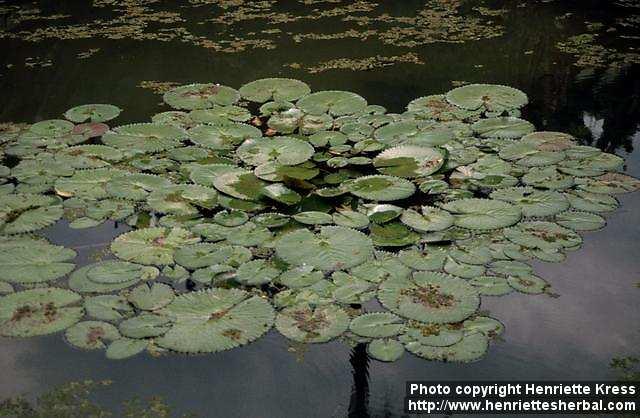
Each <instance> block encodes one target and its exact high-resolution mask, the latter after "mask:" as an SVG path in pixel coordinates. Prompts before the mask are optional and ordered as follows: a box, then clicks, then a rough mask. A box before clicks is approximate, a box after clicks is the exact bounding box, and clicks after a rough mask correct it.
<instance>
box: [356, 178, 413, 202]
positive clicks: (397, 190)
mask: <svg viewBox="0 0 640 418" xmlns="http://www.w3.org/2000/svg"><path fill="white" fill-rule="evenodd" d="M347 190H348V191H349V192H350V193H352V194H354V195H356V196H358V197H361V198H363V199H367V200H377V201H390V200H400V199H405V198H407V197H409V196H411V195H412V194H413V193H414V192H415V191H416V187H415V186H414V185H413V183H411V182H410V181H408V180H404V179H401V178H399V177H392V176H384V175H376V176H364V177H359V178H357V179H355V180H353V181H350V182H349V184H348V185H347Z"/></svg>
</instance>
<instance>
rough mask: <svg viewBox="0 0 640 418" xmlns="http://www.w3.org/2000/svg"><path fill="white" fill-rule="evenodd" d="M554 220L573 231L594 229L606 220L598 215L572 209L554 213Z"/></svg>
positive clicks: (598, 227)
mask: <svg viewBox="0 0 640 418" xmlns="http://www.w3.org/2000/svg"><path fill="white" fill-rule="evenodd" d="M555 221H556V223H557V224H558V225H561V226H564V227H566V228H570V229H573V230H574V231H595V230H598V229H600V228H603V227H604V226H605V225H606V224H607V221H605V219H604V218H603V217H602V216H600V215H597V214H595V213H589V212H578V211H573V210H571V211H567V212H563V213H560V214H558V215H556V218H555Z"/></svg>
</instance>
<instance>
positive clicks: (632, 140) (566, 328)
mask: <svg viewBox="0 0 640 418" xmlns="http://www.w3.org/2000/svg"><path fill="white" fill-rule="evenodd" d="M122 3H123V4H124V3H126V4H130V5H135V4H137V3H140V4H142V3H150V4H149V6H148V7H150V8H152V9H153V10H168V11H174V12H177V13H180V14H181V15H182V17H183V18H184V19H185V21H184V22H178V23H174V24H169V25H166V24H164V26H167V27H186V28H187V29H188V30H189V31H191V33H192V34H196V35H197V36H198V37H203V38H207V39H212V40H217V39H231V38H232V37H233V36H236V37H240V38H241V37H243V36H245V35H246V34H250V33H254V32H255V33H257V37H256V36H253V37H252V39H254V38H256V39H257V38H260V37H261V36H264V37H265V38H268V39H272V40H273V46H274V47H275V48H274V49H263V48H255V49H254V48H249V49H247V50H245V51H238V52H223V51H216V50H215V49H211V48H204V47H202V46H201V45H197V44H194V43H193V42H188V41H185V40H183V39H173V40H169V41H166V42H165V41H160V40H158V39H146V40H139V39H132V38H136V36H135V35H130V34H129V35H127V34H125V35H124V39H105V37H104V36H100V35H99V33H98V34H96V33H88V34H86V35H84V36H86V37H85V38H83V39H65V40H62V39H56V38H50V39H47V38H46V36H45V37H44V38H45V39H42V40H37V41H34V42H31V41H28V40H25V39H20V37H23V35H20V36H18V35H16V36H2V37H0V92H2V94H0V122H9V121H13V122H22V121H24V122H35V121H38V120H42V119H49V118H55V117H59V115H60V114H61V113H63V112H64V111H65V110H66V109H68V108H70V107H72V106H74V105H77V104H82V103H113V104H116V105H118V106H120V107H122V108H124V109H125V111H124V112H123V114H122V116H121V117H120V119H119V120H118V123H126V122H129V121H142V120H147V119H148V118H149V117H150V116H151V115H153V114H154V113H157V112H159V111H161V109H164V108H163V107H161V106H159V102H160V101H161V100H160V97H159V96H158V95H156V94H154V93H153V92H152V91H150V90H145V89H142V88H140V87H138V85H139V84H140V83H141V82H142V81H150V80H153V81H162V82H167V81H171V82H179V83H186V82H207V81H215V82H219V83H222V84H225V85H229V86H234V87H236V88H237V87H239V86H240V85H242V84H243V83H246V82H248V81H251V80H255V79H258V78H262V77H272V76H282V77H292V78H298V79H301V80H303V81H305V82H307V83H308V84H310V85H311V87H312V88H313V89H314V90H324V89H343V90H349V91H353V92H356V93H358V94H360V95H362V96H363V97H365V98H366V99H367V100H368V101H369V103H374V104H380V105H383V106H385V107H387V108H388V109H389V110H390V111H394V112H398V111H402V110H403V108H404V106H405V104H406V103H408V102H409V101H410V100H411V99H413V98H415V97H418V96H423V95H427V94H436V93H441V92H445V91H447V90H449V89H451V88H452V87H453V85H452V81H454V82H455V81H465V82H489V83H500V84H506V85H511V86H514V87H516V88H519V89H521V90H523V91H525V92H526V93H527V94H528V95H529V97H530V105H529V106H528V107H527V108H526V109H525V112H524V116H525V117H526V118H527V119H528V120H530V121H532V122H533V123H534V124H535V125H536V127H537V128H538V129H539V130H559V131H565V132H570V133H573V134H574V135H576V136H577V137H578V138H580V139H581V140H582V141H583V142H584V143H588V144H595V145H597V146H598V147H600V148H602V149H603V150H606V151H609V152H615V153H617V154H619V155H621V156H624V157H625V158H626V159H627V166H626V171H627V173H629V174H631V175H634V176H640V157H639V156H638V154H637V152H634V149H635V148H636V147H637V146H638V141H640V131H638V121H639V120H640V106H639V105H640V77H638V75H639V68H638V67H639V66H638V65H637V64H632V63H630V62H631V61H633V59H632V58H629V57H628V56H623V57H622V58H615V57H614V52H609V53H607V54H605V55H606V57H605V58H604V61H605V62H604V63H603V64H598V65H583V66H577V65H575V63H576V61H577V60H578V59H580V58H584V57H585V56H589V54H592V53H593V50H594V47H591V49H589V47H587V48H586V49H585V50H581V51H580V52H579V53H576V54H575V55H573V54H570V53H565V52H562V51H560V50H559V49H558V47H557V43H558V42H567V39H569V38H570V37H572V36H574V35H578V34H583V33H594V31H595V33H597V34H598V37H597V40H598V41H597V42H600V43H602V44H604V45H606V47H607V48H611V49H612V50H613V51H617V52H619V53H626V52H630V51H631V52H633V47H634V43H635V45H638V42H637V39H638V38H637V36H638V35H640V32H639V31H638V30H637V25H638V18H637V17H638V13H640V9H638V8H634V7H622V6H619V5H615V4H614V3H615V2H608V1H607V2H595V1H592V2H559V1H548V2H544V1H538V2H534V1H531V2H520V3H521V5H517V4H516V3H518V2H506V4H501V3H499V2H471V1H469V2H467V1H464V2H460V3H461V4H460V5H459V8H458V7H457V6H456V10H457V13H458V14H459V16H461V17H462V18H463V20H464V18H466V17H467V16H474V17H478V16H480V18H481V23H479V25H481V26H483V25H484V26H483V27H485V26H486V27H491V26H492V25H494V26H497V25H501V26H502V29H501V31H502V32H503V33H502V34H499V35H497V36H495V37H491V38H487V36H488V35H486V34H482V33H480V34H477V35H470V36H477V37H478V38H481V39H478V40H465V41H464V42H461V43H448V42H442V39H444V35H442V34H439V33H438V32H437V31H436V33H435V35H433V36H434V38H435V39H434V41H433V42H425V43H424V44H423V45H417V46H414V47H407V46H398V45H395V44H393V43H391V44H385V43H384V42H381V41H380V39H377V38H376V37H375V36H372V37H371V38H368V39H366V40H361V39H353V38H352V39H336V40H314V39H305V40H303V41H302V42H300V43H296V42H295V41H293V39H292V35H291V34H296V33H337V32H342V31H344V30H346V29H349V28H353V27H355V28H356V29H358V30H360V31H362V30H383V29H384V28H387V27H388V26H389V25H388V24H386V23H384V22H379V21H372V22H369V23H368V24H367V25H365V26H356V25H354V24H353V22H350V21H346V22H345V21H343V20H342V18H343V17H344V16H348V15H350V14H349V13H348V14H346V15H341V16H338V17H332V18H319V19H302V20H297V21H295V22H290V23H281V24H276V23H269V22H267V21H264V20H262V19H253V20H241V21H239V22H238V23H236V24H233V25H225V24H221V23H216V22H210V21H207V19H211V18H213V17H215V16H216V15H220V14H221V13H222V12H223V9H221V8H219V7H218V6H217V5H216V4H217V3H225V2H195V1H194V2H191V3H189V2H177V1H176V2H162V4H154V3H153V2H134V1H128V2H122ZM198 3H202V4H198ZM206 3H210V4H206ZM379 3H380V4H379V5H378V6H376V8H374V9H372V11H371V12H365V13H361V12H360V13H357V15H358V16H376V15H380V14H382V13H383V12H384V11H387V12H388V13H390V14H391V15H392V16H411V15H412V14H415V11H417V10H420V9H421V8H423V7H425V5H426V6H429V4H430V3H446V2H421V1H401V2H400V1H396V2H391V1H388V2H385V1H382V2H379ZM449 3H455V4H456V5H457V4H458V2H449ZM620 3H624V4H626V5H627V6H634V2H620ZM90 4H91V2H90V1H86V2H85V1H74V2H48V1H43V2H40V3H37V4H36V3H34V4H32V3H26V2H25V3H23V4H20V3H18V2H8V1H7V2H2V1H0V10H5V11H4V12H0V13H4V15H3V19H2V24H3V25H4V31H5V32H0V35H3V34H5V35H6V34H7V33H8V34H14V35H15V34H20V32H21V31H33V30H34V29H37V28H47V27H48V26H49V25H50V27H52V28H53V27H59V26H64V25H70V24H81V23H91V22H95V21H96V20H98V19H102V20H103V21H108V20H109V19H113V18H114V16H119V15H121V14H122V13H123V12H121V11H117V10H115V11H114V10H112V8H111V7H105V8H100V9H97V8H92V7H91V5H90ZM348 4H356V3H350V2H339V3H338V4H334V3H329V2H322V3H319V4H314V5H311V6H309V5H304V4H302V2H300V3H299V2H294V1H293V0H292V1H290V2H289V1H286V2H277V3H275V4H274V5H273V7H272V8H273V10H277V11H281V12H290V13H293V14H296V15H304V14H305V13H310V12H309V10H311V9H313V8H319V9H320V10H325V9H326V10H329V9H331V8H333V7H336V6H340V5H342V6H344V5H348ZM368 4H373V3H368ZM13 6H20V8H21V9H22V10H27V9H29V8H33V7H39V8H40V10H41V12H40V15H43V16H50V15H55V14H58V13H59V14H64V15H72V17H71V18H63V19H57V20H37V19H36V20H34V19H32V20H24V21H19V19H18V18H17V17H16V16H19V15H16V13H18V10H20V9H18V8H16V7H13ZM477 6H483V7H489V8H490V9H491V10H495V9H501V8H502V7H504V8H505V11H504V13H503V14H501V15H499V16H497V17H492V16H488V17H487V16H482V15H479V14H478V13H477V12H476V11H474V10H473V8H474V7H477ZM131 7H133V6H131ZM227 10H233V8H231V9H227ZM265 13H266V12H265ZM630 16H636V19H635V26H633V25H626V26H620V25H618V26H617V27H618V28H619V29H618V31H616V32H612V31H607V29H608V28H610V27H612V26H613V25H615V23H616V22H620V20H619V19H625V18H629V17H630ZM631 21H632V22H633V21H634V20H631ZM198 22H200V23H202V22H204V24H198ZM451 22H452V24H454V25H455V24H456V22H455V21H453V20H452V21H451ZM482 22H484V23H482ZM490 22H494V23H490ZM586 22H592V23H593V22H600V23H602V25H603V26H602V27H597V28H596V29H594V28H593V26H591V29H590V28H589V24H588V23H586ZM439 24H441V25H444V26H446V25H445V24H444V23H443V22H439ZM434 25H435V23H434ZM164 26H163V24H162V23H157V22H149V23H146V24H145V26H144V27H143V28H142V29H139V30H136V29H135V28H134V30H133V32H139V31H142V32H144V33H154V34H162V33H164V32H163V31H162V30H161V29H162V28H163V27H164ZM596 26H597V25H596ZM274 27H275V28H279V29H280V30H281V31H282V32H281V33H280V34H276V35H271V34H261V33H262V32H261V31H263V30H265V29H269V28H274ZM621 28H624V30H625V32H624V36H622V29H621ZM120 30H121V31H122V30H123V29H122V28H121V29H120ZM590 31H591V32H590ZM438 37H440V38H438ZM634 37H636V38H634ZM438 39H440V41H438ZM92 48H93V49H97V48H99V51H97V52H96V53H95V54H94V55H92V56H91V57H89V58H87V59H79V58H78V54H79V53H81V52H85V51H88V50H90V49H92ZM629 48H631V49H629ZM408 52H411V53H415V54H416V55H417V56H418V57H419V58H420V59H421V60H422V61H423V64H415V63H402V62H391V64H393V65H389V66H385V67H381V68H373V69H371V70H368V71H353V70H350V69H333V70H327V71H322V72H318V73H309V72H308V71H307V70H305V69H304V67H307V66H317V65H318V63H322V62H326V61H329V60H332V59H335V58H352V59H353V58H357V59H362V58H367V57H371V56H376V55H381V56H386V57H391V56H398V55H402V54H406V53H408ZM29 57H31V58H32V59H28V58H29ZM34 57H35V58H37V59H38V60H40V61H41V62H46V60H51V65H50V66H45V67H40V66H38V65H36V66H35V67H29V66H27V65H26V64H25V62H31V61H33V58H34ZM290 63H299V64H301V66H302V67H303V68H292V67H291V66H285V64H290ZM294 67H297V66H294ZM620 200H621V202H622V205H621V207H620V209H619V210H617V211H616V212H614V213H613V214H611V215H609V216H608V217H607V222H608V224H607V227H606V228H605V229H603V230H601V231H598V232H595V233H587V234H585V243H584V246H583V247H582V248H581V249H580V250H578V251H575V252H571V253H569V254H568V257H567V260H566V261H565V262H562V263H558V264H550V263H537V264H536V265H535V270H536V272H537V274H538V275H540V276H542V277H544V278H546V279H547V280H548V281H549V282H550V283H551V284H552V287H553V291H554V292H555V293H557V294H559V295H560V296H559V297H557V298H553V297H549V296H546V295H540V296H526V295H522V294H518V293H513V294H511V295H508V296H505V297H501V298H495V299H492V298H490V297H484V298H483V301H482V309H484V310H487V311H489V312H490V313H491V314H492V315H494V316H496V317H498V318H500V319H501V320H502V321H503V322H504V324H505V325H506V332H505V333H504V335H503V339H502V341H500V342H498V343H495V344H493V346H492V348H491V349H490V350H489V353H488V354H487V355H486V357H484V358H483V359H482V360H481V361H479V362H476V363H473V364H463V365H458V364H443V363H437V362H427V361H424V360H422V359H419V358H416V357H414V356H412V355H408V354H407V355H405V356H404V357H403V358H402V359H401V360H399V361H397V362H395V363H391V364H385V363H381V362H376V361H369V360H368V359H367V358H366V354H365V353H363V351H362V350H361V349H356V350H351V349H350V348H349V347H347V346H345V345H343V344H341V343H338V342H334V343H329V344H321V345H309V346H307V347H305V348H304V350H301V349H300V348H299V347H298V348H297V352H293V351H292V350H291V349H290V346H289V343H288V342H287V341H286V340H285V339H284V338H282V337H281V336H280V335H279V334H277V333H276V332H275V331H272V332H270V333H269V334H267V335H266V336H265V337H263V338H261V339H260V340H258V341H257V342H255V343H253V344H250V345H248V346H246V347H243V348H239V349H235V350H232V351H228V352H223V353H219V354H215V355H204V356H179V355H169V356H164V357H160V358H152V357H150V356H147V355H141V356H137V357H134V358H132V359H129V360H124V361H118V362H116V361H109V360H107V359H105V357H104V353H103V352H96V353H94V352H84V351H80V350H77V349H74V348H71V347H70V346H68V345H67V344H66V343H65V342H64V341H63V339H62V338H61V337H60V335H54V336H49V337H41V338H32V339H24V340H13V339H4V338H3V339H0V370H1V373H0V376H1V377H0V398H4V397H8V396H15V395H19V394H27V395H28V396H35V395H37V394H40V393H43V392H44V391H46V390H48V389H50V388H52V387H54V386H55V385H58V384H60V383H64V382H67V381H70V380H79V379H111V380H113V381H114V384H113V385H112V386H111V387H110V388H106V389H104V390H101V391H100V392H99V393H98V394H97V395H96V396H97V398H98V399H99V400H100V401H102V402H104V403H105V404H106V405H116V404H119V402H120V401H121V400H123V399H127V398H131V397H134V396H140V397H147V396H150V395H160V396H163V397H164V398H165V399H166V401H167V403H168V404H170V405H171V406H173V407H175V408H176V410H177V411H180V412H183V411H193V412H196V413H198V414H200V415H201V416H209V417H213V416H216V417H301V416H305V417H343V416H354V417H395V416H402V414H403V412H402V398H403V396H404V382H405V381H406V380H410V379H422V380H446V379H452V380H474V379H476V380H511V379H528V380H571V379H583V380H594V379H614V378H616V375H615V372H614V371H613V370H612V369H611V368H610V367H609V363H610V360H611V358H612V357H615V356H627V355H637V354H638V345H639V343H640V332H639V331H640V330H639V328H638V319H640V307H639V304H638V297H639V296H640V289H638V287H637V286H636V283H637V282H638V281H639V280H640V279H639V277H640V262H639V261H638V260H640V246H639V245H638V244H637V243H638V239H639V238H640V194H638V193H636V194H631V195H626V196H622V197H621V199H620ZM122 231H124V229H122V228H121V229H118V228H116V227H115V226H114V225H113V224H107V225H103V226H101V227H98V228H94V229H88V230H82V231H80V232H78V231H74V233H73V234H71V232H70V230H69V229H68V228H67V227H66V226H65V225H64V224H63V223H62V222H61V223H59V224H57V225H56V226H55V227H52V228H49V229H48V230H47V231H46V235H47V236H48V237H50V238H51V239H52V240H53V241H54V242H55V243H59V244H64V245H65V246H69V247H72V248H75V249H76V250H77V251H78V253H79V257H78V258H77V259H76V262H77V263H78V264H79V265H83V264H86V263H88V262H89V258H90V256H91V254H92V253H94V252H95V251H96V250H99V249H100V248H101V247H104V246H106V245H107V243H108V242H109V241H110V240H111V239H113V237H115V236H116V235H118V234H119V233H121V232H122Z"/></svg>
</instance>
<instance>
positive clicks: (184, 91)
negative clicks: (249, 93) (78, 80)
mask: <svg viewBox="0 0 640 418" xmlns="http://www.w3.org/2000/svg"><path fill="white" fill-rule="evenodd" d="M162 98H163V100H164V101H165V103H167V104H168V105H169V106H171V107H173V108H174V109H188V110H193V109H207V108H210V107H213V106H214V105H221V106H229V105H232V104H234V103H235V102H237V101H238V100H239V99H240V93H238V91H237V90H235V89H233V88H231V87H227V86H221V85H219V84H212V83H207V84H188V85H186V86H180V87H176V88H174V89H172V90H169V91H168V92H166V93H165V94H164V96H163V97H162Z"/></svg>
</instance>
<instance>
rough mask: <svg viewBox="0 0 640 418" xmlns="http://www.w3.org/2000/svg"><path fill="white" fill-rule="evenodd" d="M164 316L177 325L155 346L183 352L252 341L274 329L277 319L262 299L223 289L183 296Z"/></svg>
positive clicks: (237, 290) (200, 350)
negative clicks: (274, 322) (275, 319)
mask: <svg viewBox="0 0 640 418" xmlns="http://www.w3.org/2000/svg"><path fill="white" fill-rule="evenodd" d="M161 313H162V314H163V315H164V316H166V317H168V318H171V320H172V321H173V322H174V325H173V326H172V327H171V329H169V330H168V331H167V332H166V333H165V334H164V335H163V336H162V337H160V338H157V339H156V343H157V344H158V345H159V346H160V347H164V348H167V349H170V350H173V351H179V352H183V353H204V352H207V353H213V352H217V351H223V350H229V349H231V348H235V347H238V346H240V345H244V344H247V343H249V342H252V341H254V340H256V339H258V338H259V337H261V336H262V335H263V334H264V333H266V332H267V331H268V330H269V329H270V328H271V325H272V324H273V320H274V316H275V313H274V310H273V307H272V306H271V305H270V304H269V302H268V301H266V300H264V299H263V298H261V297H258V296H251V295H250V294H249V293H247V292H245V291H242V290H239V289H221V288H215V289H207V290H202V291H198V292H191V293H185V294H182V295H180V296H178V297H177V298H175V299H174V300H173V302H171V303H170V304H169V305H168V306H166V307H165V308H164V309H163V310H162V311H161Z"/></svg>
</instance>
